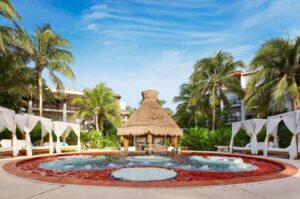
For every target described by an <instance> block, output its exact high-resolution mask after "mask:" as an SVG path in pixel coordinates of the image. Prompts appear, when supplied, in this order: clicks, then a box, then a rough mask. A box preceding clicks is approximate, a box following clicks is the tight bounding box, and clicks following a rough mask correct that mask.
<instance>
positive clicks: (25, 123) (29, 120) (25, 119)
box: [16, 114, 40, 156]
mask: <svg viewBox="0 0 300 199" xmlns="http://www.w3.org/2000/svg"><path fill="white" fill-rule="evenodd" d="M39 121H40V117H38V116H34V115H29V114H24V115H21V114H16V123H17V126H18V127H19V129H20V130H21V131H22V133H24V134H25V141H26V154H27V156H32V147H31V139H30V132H31V131H32V130H33V128H34V127H35V126H36V124H37V123H38V122H39Z"/></svg>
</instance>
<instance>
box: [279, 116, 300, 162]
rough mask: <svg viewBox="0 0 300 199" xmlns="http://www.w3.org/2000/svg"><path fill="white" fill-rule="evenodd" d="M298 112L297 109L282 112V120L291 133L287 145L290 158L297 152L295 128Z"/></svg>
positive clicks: (297, 131) (294, 156)
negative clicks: (289, 143) (291, 135)
mask: <svg viewBox="0 0 300 199" xmlns="http://www.w3.org/2000/svg"><path fill="white" fill-rule="evenodd" d="M299 113H300V112H299V111H292V112H288V113H284V114H282V120H283V122H284V123H285V125H286V127H287V128H288V129H289V130H290V131H291V132H292V133H293V138H292V141H291V145H290V147H289V153H290V159H295V158H296V157H297V153H298V150H297V143H296V142H297V141H296V136H297V134H298V133H299V129H297V126H298V125H297V121H298V117H299Z"/></svg>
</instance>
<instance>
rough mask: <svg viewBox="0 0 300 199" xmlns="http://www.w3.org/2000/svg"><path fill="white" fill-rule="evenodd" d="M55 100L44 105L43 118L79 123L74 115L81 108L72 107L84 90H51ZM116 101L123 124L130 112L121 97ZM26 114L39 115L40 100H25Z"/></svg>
mask: <svg viewBox="0 0 300 199" xmlns="http://www.w3.org/2000/svg"><path fill="white" fill-rule="evenodd" d="M50 89H51V93H52V95H53V97H54V100H51V101H49V102H44V103H43V116H44V117H46V118H50V119H52V120H53V121H63V122H76V123H77V122H79V120H78V119H76V118H74V117H73V114H74V113H75V112H76V111H77V110H78V108H79V107H77V106H74V105H72V100H73V99H74V98H75V97H78V96H83V90H81V89H77V88H64V89H63V90H58V89H56V88H50ZM115 97H116V100H117V101H118V103H119V105H120V115H121V118H122V122H125V121H126V120H127V119H128V116H129V112H128V111H127V110H126V103H124V102H121V96H120V95H119V94H115ZM23 104H24V107H23V109H24V112H27V113H30V114H34V115H39V101H38V100H28V99H27V100H25V103H23Z"/></svg>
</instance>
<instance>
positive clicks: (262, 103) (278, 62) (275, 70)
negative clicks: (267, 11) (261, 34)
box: [245, 37, 300, 116]
mask: <svg viewBox="0 0 300 199" xmlns="http://www.w3.org/2000/svg"><path fill="white" fill-rule="evenodd" d="M251 69H252V70H253V71H255V73H254V75H253V76H252V77H251V78H250V80H249V83H248V86H247V94H246V96H245V104H246V110H250V109H251V108H252V107H253V106H257V114H258V115H259V116H265V115H266V114H267V112H268V110H269V109H270V108H273V109H274V111H283V110H284V108H285V102H286V100H287V99H291V101H292V108H293V109H294V110H295V109H296V108H297V105H299V103H300V99H299V97H300V96H299V90H298V86H299V83H300V37H297V38H296V40H295V41H290V40H285V39H282V38H273V39H271V40H269V41H266V42H265V43H264V44H263V45H262V47H261V48H260V49H259V50H258V51H257V52H256V55H255V57H254V58H253V60H252V62H251Z"/></svg>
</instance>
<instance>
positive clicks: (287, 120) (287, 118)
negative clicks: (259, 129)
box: [264, 110, 300, 159]
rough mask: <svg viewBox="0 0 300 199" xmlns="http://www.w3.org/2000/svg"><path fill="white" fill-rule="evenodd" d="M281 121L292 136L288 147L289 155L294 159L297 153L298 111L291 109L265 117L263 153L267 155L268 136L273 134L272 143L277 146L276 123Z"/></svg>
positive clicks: (299, 113)
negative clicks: (265, 130) (265, 132)
mask: <svg viewBox="0 0 300 199" xmlns="http://www.w3.org/2000/svg"><path fill="white" fill-rule="evenodd" d="M281 121H283V122H284V124H285V125H286V127H287V128H288V129H289V131H290V132H292V134H293V138H292V140H291V144H290V146H289V147H288V151H289V155H290V158H291V159H295V158H296V157H297V155H298V140H297V136H298V135H299V133H300V111H299V110H297V111H291V112H287V113H282V114H279V115H274V116H270V117H268V118H267V136H266V139H265V149H264V155H265V156H267V155H268V140H269V136H270V135H272V136H274V143H276V144H275V146H276V147H278V140H277V128H278V124H279V123H280V122H281Z"/></svg>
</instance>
